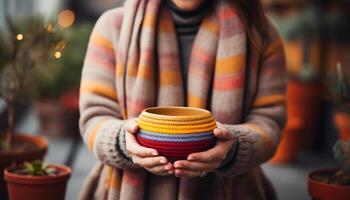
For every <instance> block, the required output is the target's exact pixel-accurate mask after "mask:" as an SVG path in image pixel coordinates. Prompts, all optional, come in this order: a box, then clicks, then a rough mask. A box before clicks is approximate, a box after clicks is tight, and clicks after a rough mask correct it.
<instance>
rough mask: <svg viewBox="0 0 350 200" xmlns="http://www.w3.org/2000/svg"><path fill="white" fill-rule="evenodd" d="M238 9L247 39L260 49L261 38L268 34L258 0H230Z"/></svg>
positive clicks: (261, 44)
mask: <svg viewBox="0 0 350 200" xmlns="http://www.w3.org/2000/svg"><path fill="white" fill-rule="evenodd" d="M232 1H234V2H235V4H236V5H237V6H238V8H239V10H240V13H239V14H240V16H241V18H242V20H243V23H244V26H245V28H246V32H247V35H248V39H249V41H250V42H251V43H252V44H253V45H254V47H255V48H257V49H258V50H259V51H262V48H263V41H262V40H263V39H264V38H266V37H267V36H268V34H267V31H268V21H267V17H266V15H265V11H264V8H263V6H262V3H261V1H260V0H232Z"/></svg>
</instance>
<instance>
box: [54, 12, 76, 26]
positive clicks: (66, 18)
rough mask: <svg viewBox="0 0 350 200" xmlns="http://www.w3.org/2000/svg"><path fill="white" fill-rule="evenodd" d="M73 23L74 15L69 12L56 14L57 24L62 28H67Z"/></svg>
mask: <svg viewBox="0 0 350 200" xmlns="http://www.w3.org/2000/svg"><path fill="white" fill-rule="evenodd" d="M74 21H75V14H74V13H73V12H72V11H71V10H62V11H61V12H60V13H59V14H58V24H59V25H60V26H61V27H63V28H69V27H70V26H72V25H73V23H74Z"/></svg>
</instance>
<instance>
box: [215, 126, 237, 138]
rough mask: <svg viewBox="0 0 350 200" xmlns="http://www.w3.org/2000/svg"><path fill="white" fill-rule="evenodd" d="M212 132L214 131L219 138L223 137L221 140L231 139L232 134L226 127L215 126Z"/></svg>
mask: <svg viewBox="0 0 350 200" xmlns="http://www.w3.org/2000/svg"><path fill="white" fill-rule="evenodd" d="M213 133H214V136H215V137H217V138H219V139H223V140H231V139H233V135H232V134H231V133H230V132H229V131H228V130H226V129H222V128H216V129H214V131H213Z"/></svg>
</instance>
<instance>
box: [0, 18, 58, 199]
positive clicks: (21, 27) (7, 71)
mask: <svg viewBox="0 0 350 200" xmlns="http://www.w3.org/2000/svg"><path fill="white" fill-rule="evenodd" d="M6 22H7V27H6V30H2V31H1V32H0V41H1V45H0V57H1V59H0V98H2V99H3V100H4V101H5V103H6V106H7V114H8V120H7V123H8V128H7V130H6V131H5V132H3V133H0V172H1V173H0V193H1V194H5V193H6V187H5V182H4V180H3V169H4V168H5V167H6V166H8V165H9V164H11V163H12V162H22V161H27V160H33V159H41V158H43V156H44V155H45V153H46V151H47V141H46V139H44V138H43V137H40V136H30V135H26V134H14V133H15V131H14V113H15V103H16V101H17V100H18V99H20V98H21V97H23V96H24V95H25V92H26V91H28V88H30V86H31V84H30V81H31V77H33V74H39V73H45V72H47V71H50V69H51V68H50V67H49V65H48V63H49V61H50V59H51V57H52V56H51V55H52V52H53V51H56V46H57V44H58V43H59V42H60V41H61V36H60V34H59V33H58V31H57V30H56V29H55V28H54V26H53V24H51V23H49V22H45V21H44V20H43V18H40V17H28V18H26V19H22V20H21V21H16V22H15V21H12V20H10V19H7V20H6Z"/></svg>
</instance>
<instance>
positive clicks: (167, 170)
mask: <svg viewBox="0 0 350 200" xmlns="http://www.w3.org/2000/svg"><path fill="white" fill-rule="evenodd" d="M146 169H147V170H148V171H149V172H151V173H153V174H157V175H161V176H165V175H170V174H173V173H174V169H173V166H172V164H171V163H170V162H168V163H167V164H165V165H158V166H155V167H151V168H146Z"/></svg>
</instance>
